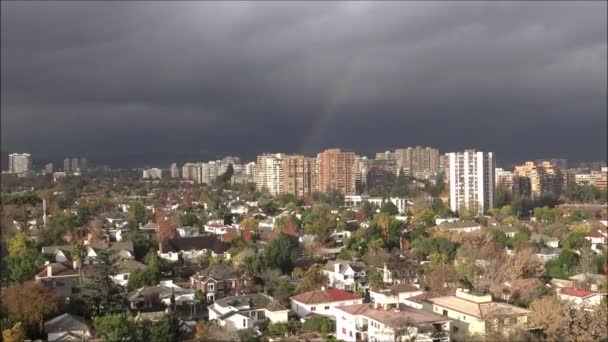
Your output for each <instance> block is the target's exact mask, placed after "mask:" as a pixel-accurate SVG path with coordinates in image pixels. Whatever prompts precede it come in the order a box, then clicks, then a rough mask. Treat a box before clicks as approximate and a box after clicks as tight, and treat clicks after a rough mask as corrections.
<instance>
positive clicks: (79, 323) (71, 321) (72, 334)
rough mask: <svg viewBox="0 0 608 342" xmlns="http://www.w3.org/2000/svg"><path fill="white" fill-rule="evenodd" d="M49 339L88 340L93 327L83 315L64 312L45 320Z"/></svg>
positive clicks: (45, 330)
mask: <svg viewBox="0 0 608 342" xmlns="http://www.w3.org/2000/svg"><path fill="white" fill-rule="evenodd" d="M44 332H45V333H46V334H47V338H46V340H47V341H86V340H88V339H90V338H91V328H90V327H89V326H88V325H87V323H86V322H85V320H84V318H83V317H80V316H76V315H72V314H69V313H64V314H63V315H59V316H57V317H54V318H52V319H50V320H48V321H46V322H44Z"/></svg>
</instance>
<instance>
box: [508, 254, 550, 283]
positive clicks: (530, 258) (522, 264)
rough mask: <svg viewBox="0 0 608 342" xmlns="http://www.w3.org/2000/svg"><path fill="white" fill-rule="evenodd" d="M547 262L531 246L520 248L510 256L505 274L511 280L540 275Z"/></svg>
mask: <svg viewBox="0 0 608 342" xmlns="http://www.w3.org/2000/svg"><path fill="white" fill-rule="evenodd" d="M544 268H545V264H544V262H543V261H542V260H540V259H539V258H538V257H537V256H536V255H534V252H533V250H532V249H531V248H526V249H519V250H517V251H516V252H515V254H514V255H512V256H510V257H508V258H507V259H506V263H505V276H506V277H507V279H509V280H515V279H522V278H530V277H537V276H540V275H541V274H542V273H543V271H544Z"/></svg>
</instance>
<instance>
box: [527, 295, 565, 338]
mask: <svg viewBox="0 0 608 342" xmlns="http://www.w3.org/2000/svg"><path fill="white" fill-rule="evenodd" d="M530 310H532V313H531V314H530V322H531V323H532V325H533V326H537V327H540V328H542V329H543V331H544V333H545V335H546V336H547V338H548V340H549V341H557V340H559V339H560V337H561V336H563V334H564V333H565V329H566V326H567V316H568V315H567V314H566V313H567V311H568V310H569V309H568V307H567V304H565V303H563V302H561V301H559V300H558V299H557V298H555V297H553V296H545V297H541V298H537V299H535V300H534V301H533V302H532V303H531V304H530Z"/></svg>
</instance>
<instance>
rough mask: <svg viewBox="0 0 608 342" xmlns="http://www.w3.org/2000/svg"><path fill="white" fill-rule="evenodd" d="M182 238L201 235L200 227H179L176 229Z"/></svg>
mask: <svg viewBox="0 0 608 342" xmlns="http://www.w3.org/2000/svg"><path fill="white" fill-rule="evenodd" d="M176 230H177V234H179V236H180V237H191V236H199V235H201V229H200V228H199V227H179V228H177V229H176Z"/></svg>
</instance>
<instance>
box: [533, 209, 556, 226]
mask: <svg viewBox="0 0 608 342" xmlns="http://www.w3.org/2000/svg"><path fill="white" fill-rule="evenodd" d="M559 216H560V211H559V209H558V208H549V207H542V208H534V217H535V218H536V219H537V220H539V221H540V222H543V223H545V224H550V223H555V222H557V219H558V218H559Z"/></svg>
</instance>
